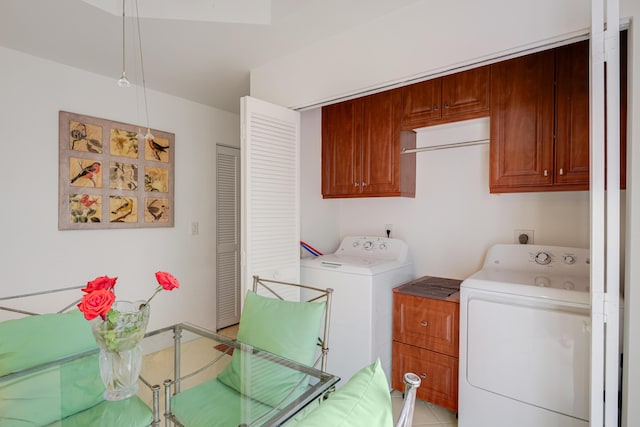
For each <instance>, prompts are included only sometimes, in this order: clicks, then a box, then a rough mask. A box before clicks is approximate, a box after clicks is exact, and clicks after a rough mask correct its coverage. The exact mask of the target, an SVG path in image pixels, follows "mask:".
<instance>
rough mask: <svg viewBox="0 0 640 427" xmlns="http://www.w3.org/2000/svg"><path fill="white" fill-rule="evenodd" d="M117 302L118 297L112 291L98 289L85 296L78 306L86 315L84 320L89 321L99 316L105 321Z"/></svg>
mask: <svg viewBox="0 0 640 427" xmlns="http://www.w3.org/2000/svg"><path fill="white" fill-rule="evenodd" d="M115 300H116V296H115V294H114V293H113V292H111V291H110V290H107V289H97V290H95V291H93V292H89V293H88V294H85V296H84V297H82V301H80V304H78V308H79V309H80V311H81V312H83V313H84V318H85V319H87V320H92V319H95V318H96V317H98V316H100V317H102V319H104V318H105V316H106V315H107V313H108V312H109V310H111V305H112V304H113V302H114V301H115Z"/></svg>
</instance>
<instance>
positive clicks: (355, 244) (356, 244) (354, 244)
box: [353, 240, 360, 248]
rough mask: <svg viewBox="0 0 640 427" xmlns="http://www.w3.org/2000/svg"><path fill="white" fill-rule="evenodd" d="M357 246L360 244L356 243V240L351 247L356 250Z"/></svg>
mask: <svg viewBox="0 0 640 427" xmlns="http://www.w3.org/2000/svg"><path fill="white" fill-rule="evenodd" d="M358 246H360V242H358V241H357V240H356V241H355V242H353V247H354V248H357V247H358Z"/></svg>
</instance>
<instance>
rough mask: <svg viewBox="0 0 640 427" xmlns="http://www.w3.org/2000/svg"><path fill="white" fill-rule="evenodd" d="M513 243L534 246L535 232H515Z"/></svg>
mask: <svg viewBox="0 0 640 427" xmlns="http://www.w3.org/2000/svg"><path fill="white" fill-rule="evenodd" d="M513 243H516V244H521V245H533V230H514V231H513Z"/></svg>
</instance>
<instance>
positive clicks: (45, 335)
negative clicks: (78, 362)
mask: <svg viewBox="0 0 640 427" xmlns="http://www.w3.org/2000/svg"><path fill="white" fill-rule="evenodd" d="M0 337H2V340H0V376H2V375H6V374H9V373H12V372H16V371H19V370H22V369H26V368H31V367H33V366H37V365H40V364H43V363H46V362H50V361H52V360H56V359H59V358H62V357H65V356H68V355H70V354H74V353H80V352H83V351H87V350H91V349H95V348H97V344H96V341H95V339H94V338H93V334H92V333H91V325H90V324H89V322H87V321H86V320H85V319H84V316H83V315H82V313H81V312H80V310H73V311H70V312H68V313H52V314H40V315H37V316H29V317H23V318H21V319H12V320H6V321H4V322H0Z"/></svg>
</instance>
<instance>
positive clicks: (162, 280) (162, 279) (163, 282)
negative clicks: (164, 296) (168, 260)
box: [156, 271, 180, 291]
mask: <svg viewBox="0 0 640 427" xmlns="http://www.w3.org/2000/svg"><path fill="white" fill-rule="evenodd" d="M156 279H157V280H158V283H159V284H160V286H162V287H163V288H164V290H166V291H170V290H173V289H175V288H178V287H180V283H179V282H178V279H176V278H175V277H173V275H172V274H170V273H167V272H165V271H158V272H156Z"/></svg>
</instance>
